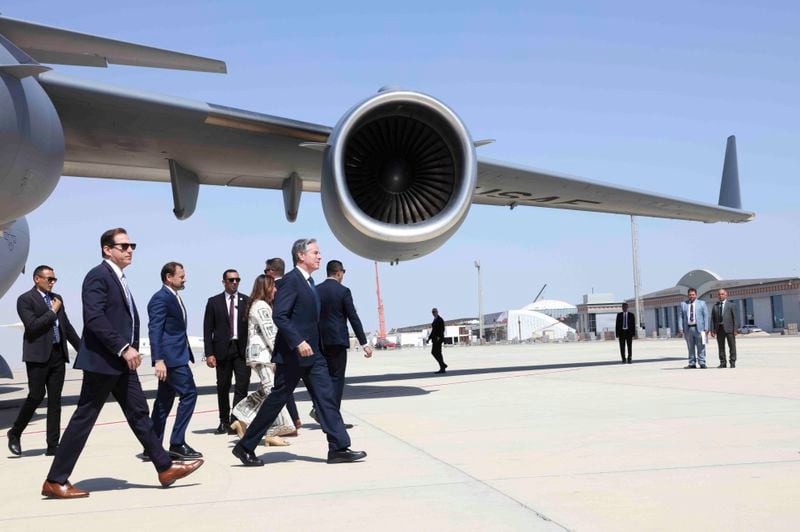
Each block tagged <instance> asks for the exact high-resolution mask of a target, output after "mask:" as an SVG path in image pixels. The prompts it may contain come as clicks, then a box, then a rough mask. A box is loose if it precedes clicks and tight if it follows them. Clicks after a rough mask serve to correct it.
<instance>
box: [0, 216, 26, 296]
mask: <svg viewBox="0 0 800 532" xmlns="http://www.w3.org/2000/svg"><path fill="white" fill-rule="evenodd" d="M30 247H31V235H30V232H29V231H28V222H27V220H25V218H24V217H23V218H20V219H19V220H15V221H13V222H11V223H8V224H5V225H0V298H1V297H3V295H5V293H6V292H7V291H8V289H9V288H11V285H12V284H14V281H16V280H17V277H19V275H20V274H21V273H22V270H23V269H25V261H26V260H28V251H29V250H30Z"/></svg>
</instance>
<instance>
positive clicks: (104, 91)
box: [39, 72, 754, 222]
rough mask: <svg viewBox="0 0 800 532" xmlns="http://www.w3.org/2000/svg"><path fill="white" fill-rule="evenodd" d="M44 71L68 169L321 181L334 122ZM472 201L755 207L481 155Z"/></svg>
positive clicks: (668, 213)
mask: <svg viewBox="0 0 800 532" xmlns="http://www.w3.org/2000/svg"><path fill="white" fill-rule="evenodd" d="M39 81H40V83H41V84H42V86H43V87H44V88H45V90H46V91H47V93H48V95H49V96H50V98H51V99H52V101H53V103H54V105H55V107H56V109H57V111H58V114H59V116H60V117H61V121H62V125H63V128H64V134H65V144H66V152H65V162H64V175H72V176H83V177H99V178H117V179H133V180H144V181H163V182H170V167H169V160H170V159H172V160H174V161H176V162H178V163H179V164H180V165H181V166H182V167H183V168H185V169H187V170H189V171H191V172H193V173H195V174H196V175H197V176H198V178H199V182H200V184H209V185H225V186H240V187H251V188H268V189H281V188H282V185H283V183H284V181H285V180H286V178H287V177H289V176H290V175H291V174H293V173H294V174H297V175H298V176H299V177H300V178H301V179H302V189H303V190H304V191H309V192H318V191H319V190H320V176H321V173H322V159H323V155H322V153H321V152H320V151H318V150H313V149H308V148H307V147H303V146H301V144H303V143H311V144H317V145H320V144H324V143H325V142H326V141H327V140H328V137H329V136H330V133H331V128H330V127H328V126H324V125H319V124H312V123H308V122H300V121H296V120H291V119H286V118H281V117H277V116H271V115H266V114H261V113H255V112H251V111H244V110H240V109H234V108H230V107H224V106H219V105H214V104H208V103H203V102H196V101H192V100H187V99H182V98H174V97H166V96H161V95H156V94H152V93H147V92H144V91H134V90H130V89H120V88H116V87H113V86H110V85H105V84H101V83H98V82H94V81H86V80H81V79H77V78H71V77H67V76H63V75H60V74H57V73H55V72H47V73H44V74H41V75H40V76H39ZM473 203H477V204H482V205H498V206H507V207H512V208H514V207H517V206H521V205H525V206H532V207H550V208H559V209H572V210H583V211H594V212H606V213H616V214H633V215H640V216H652V217H661V218H674V219H681V220H696V221H703V222H720V221H724V222H745V221H749V220H751V219H752V218H753V217H754V214H753V213H750V212H747V211H743V210H741V209H735V208H730V207H724V206H719V205H712V204H707V203H700V202H694V201H688V200H683V199H678V198H673V197H671V196H666V195H660V194H652V193H647V192H643V191H639V190H634V189H630V188H623V187H619V186H614V185H610V184H605V183H600V182H596V181H591V180H587V179H584V178H579V177H573V176H568V175H565V174H560V173H556V172H550V171H544V170H537V169H533V168H527V167H524V166H520V165H514V164H509V163H505V162H499V161H493V160H488V159H480V160H479V162H478V181H477V188H476V189H475V192H474V195H473Z"/></svg>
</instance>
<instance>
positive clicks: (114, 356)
mask: <svg viewBox="0 0 800 532" xmlns="http://www.w3.org/2000/svg"><path fill="white" fill-rule="evenodd" d="M81 294H82V295H81V298H82V300H83V337H82V338H81V345H80V348H79V349H78V356H77V357H76V358H75V368H77V369H82V370H84V371H92V372H94V373H105V374H108V375H120V374H122V373H123V372H125V371H130V370H129V369H128V365H127V364H126V362H125V360H124V359H123V358H122V357H121V356H120V351H121V350H122V348H123V347H125V346H126V345H128V344H130V345H131V346H133V348H134V349H139V311H137V310H136V303H135V302H134V301H133V294H131V300H132V301H131V302H132V306H133V315H132V316H131V311H130V309H129V308H128V301H127V299H125V289H124V288H123V287H122V283H121V282H120V280H119V278H118V277H117V274H116V273H114V270H113V269H111V266H109V265H108V263H106V262H105V261H103V262H101V263H100V264H99V265H98V266H95V267H94V268H92V269H91V270H89V273H87V274H86V278H85V279H84V280H83V288H82V291H81Z"/></svg>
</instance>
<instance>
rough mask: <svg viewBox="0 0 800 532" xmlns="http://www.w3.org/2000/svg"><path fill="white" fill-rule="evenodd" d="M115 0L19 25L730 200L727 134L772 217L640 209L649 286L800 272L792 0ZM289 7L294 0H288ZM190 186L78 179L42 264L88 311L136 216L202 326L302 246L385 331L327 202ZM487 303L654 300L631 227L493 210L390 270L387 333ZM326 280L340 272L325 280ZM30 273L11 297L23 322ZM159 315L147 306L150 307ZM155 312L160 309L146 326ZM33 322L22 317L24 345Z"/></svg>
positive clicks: (139, 282)
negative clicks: (112, 236) (381, 97)
mask: <svg viewBox="0 0 800 532" xmlns="http://www.w3.org/2000/svg"><path fill="white" fill-rule="evenodd" d="M275 4H276V5H273V3H265V2H226V3H222V2H219V3H214V2H196V1H193V2H183V1H177V2H158V3H156V2H151V1H148V0H143V1H140V2H136V3H131V4H129V5H125V6H120V5H112V3H109V2H79V1H78V2H68V3H67V2H55V1H37V0H29V1H28V2H27V3H26V4H24V5H23V4H17V5H16V6H13V5H12V6H11V7H8V8H7V9H6V10H5V11H4V12H3V14H4V15H6V16H10V17H14V18H20V19H25V20H31V21H35V22H40V23H43V24H49V25H55V26H60V27H64V28H68V29H72V30H77V31H83V32H87V33H93V34H99V35H104V36H108V37H112V38H117V39H122V40H128V41H133V42H139V43H143V44H148V45H152V46H156V47H161V48H168V49H174V50H178V51H183V52H188V53H193V54H197V55H204V56H208V57H214V58H218V59H222V60H225V61H226V62H227V64H228V70H229V74H227V75H213V74H201V73H187V72H170V71H164V70H156V69H137V68H131V67H119V66H116V67H111V68H109V69H89V68H67V67H56V68H57V69H58V70H60V71H63V72H66V73H69V74H71V75H77V76H82V77H86V78H91V79H97V80H102V81H104V82H107V83H112V84H117V85H121V86H129V87H135V88H140V89H146V90H150V91H154V92H159V93H163V94H168V95H178V96H183V97H187V98H192V99H197V100H202V101H208V102H213V103H218V104H224V105H229V106H233V107H239V108H243V109H250V110H255V111H260V112H265V113H269V114H274V115H279V116H285V117H290V118H296V119H300V120H306V121H310V122H316V123H322V124H327V125H333V124H335V123H336V121H337V120H338V119H339V117H340V116H341V115H342V114H343V113H344V112H345V111H346V110H347V109H348V108H349V107H350V106H352V105H353V104H354V103H355V102H356V101H358V100H360V99H362V98H364V97H366V96H368V95H370V94H372V93H374V92H375V91H376V90H377V89H378V88H379V87H381V86H384V85H397V86H402V87H406V88H410V89H416V90H421V91H423V92H427V93H430V94H432V95H434V96H436V97H438V98H440V99H442V100H443V101H444V102H446V103H447V104H448V105H450V106H451V107H453V108H454V109H456V111H457V112H458V113H459V114H460V115H461V117H462V119H463V120H464V121H465V123H466V124H467V126H468V127H469V128H470V131H471V133H472V135H473V137H474V138H477V139H480V138H495V139H497V142H496V143H495V144H493V145H490V146H486V147H483V148H481V149H480V150H479V155H481V156H486V157H490V158H494V159H501V160H507V161H512V162H517V163H522V164H526V165H531V166H535V167H540V168H546V169H550V170H556V171H560V172H565V173H570V174H574V175H578V176H583V177H586V178H590V179H596V180H601V181H606V182H610V183H614V184H617V185H621V186H630V187H633V188H638V189H643V190H649V191H653V192H660V193H665V194H670V195H675V196H679V197H686V198H690V199H694V200H698V201H706V202H711V203H716V200H717V195H718V192H719V179H720V173H721V169H722V160H723V153H724V148H725V139H726V137H727V136H728V135H730V134H736V135H737V141H738V147H739V168H740V175H741V186H742V199H743V203H744V207H745V208H747V209H749V210H753V211H755V212H756V213H757V218H756V220H755V221H754V222H751V223H749V224H740V225H728V224H724V225H722V224H712V225H706V224H698V223H689V222H678V221H670V220H653V219H640V220H639V221H640V223H639V231H640V246H641V254H640V260H641V272H642V284H643V290H644V291H645V292H647V291H653V290H658V289H661V288H665V287H667V286H671V285H673V284H674V283H675V282H676V281H677V280H678V279H679V278H680V277H681V276H682V275H683V274H684V273H686V272H687V271H688V270H691V269H694V268H709V269H711V270H713V271H715V272H717V273H719V274H720V275H721V276H723V277H725V278H752V277H777V276H787V275H800V260H799V259H800V251H798V249H800V240H799V239H798V228H800V214H798V209H797V207H796V203H797V188H796V187H797V185H796V183H797V179H798V175H797V173H798V162H800V155H799V154H800V150H798V146H800V128H798V124H800V107H799V106H798V105H797V96H796V95H797V94H798V93H800V82H799V80H798V76H799V75H800V74H798V72H800V68H798V67H800V59H799V56H798V55H797V50H798V49H800V37H799V36H798V33H797V31H796V29H797V27H800V8H798V7H797V6H796V5H795V4H793V3H790V2H770V3H769V5H766V4H765V5H764V6H753V5H750V4H751V3H749V2H673V3H670V4H669V5H668V6H667V5H658V6H652V5H645V4H642V3H640V2H602V3H596V2H560V3H553V2H500V3H494V4H490V3H487V2H470V1H459V2H437V3H434V2H416V1H409V2H404V3H402V5H395V4H391V5H381V4H379V3H375V2H339V3H331V2H302V3H289V2H285V3H275ZM277 4H279V5H277ZM171 201H172V200H171V196H170V189H169V185H168V184H153V183H136V182H121V181H110V180H95V179H82V178H62V179H61V182H60V184H59V185H58V187H57V189H56V190H55V192H54V193H53V195H52V196H51V197H50V198H49V200H48V201H47V202H45V204H44V205H43V206H42V207H40V208H39V209H37V210H36V211H34V212H33V213H31V214H30V215H29V216H28V221H29V223H30V227H31V252H30V256H29V260H28V265H29V267H31V268H32V267H34V266H36V265H37V264H39V263H48V264H51V265H53V266H54V267H55V268H56V273H57V275H58V277H59V279H60V280H59V283H58V286H57V288H56V290H57V291H59V292H61V293H62V294H63V295H64V297H65V300H66V307H67V310H68V312H69V314H70V316H71V318H72V320H73V321H74V322H77V323H80V321H81V312H80V283H81V281H82V278H83V276H84V275H85V273H86V271H87V270H88V269H89V268H91V267H92V266H93V265H95V264H96V263H97V262H98V261H99V250H98V239H99V235H100V233H101V232H102V231H103V230H104V229H107V228H109V227H113V226H118V225H121V226H124V227H126V228H127V229H128V231H129V233H130V235H131V238H132V240H134V241H136V242H138V243H139V244H140V248H139V250H137V251H136V254H135V257H134V263H133V266H132V267H131V268H130V269H129V270H128V276H129V278H130V280H131V285H132V287H133V291H134V296H135V298H136V299H137V301H138V304H139V307H140V308H142V309H144V307H145V306H146V303H147V300H148V299H149V297H150V295H152V293H154V292H155V291H156V290H157V289H158V287H159V279H158V272H159V269H160V266H161V265H162V264H163V263H164V262H166V261H168V260H178V261H181V262H183V263H184V264H185V265H186V268H187V289H186V291H185V293H184V300H185V301H186V303H187V306H188V308H189V314H190V316H189V319H190V334H197V335H199V334H201V331H202V312H203V308H204V305H205V301H206V299H207V298H208V297H209V296H211V295H213V294H214V293H217V292H219V291H220V290H221V284H220V281H219V279H220V278H221V273H222V271H223V270H224V269H225V268H227V267H235V268H238V269H239V271H240V273H241V274H242V277H243V279H244V283H243V288H244V290H243V291H245V292H249V288H250V286H251V283H252V281H253V278H254V277H255V275H257V274H258V273H259V272H260V271H261V270H262V269H263V261H264V259H265V258H267V257H270V256H275V255H279V256H283V257H285V258H286V259H288V256H289V247H290V245H291V242H292V241H293V240H294V239H295V238H298V237H301V236H315V237H317V238H318V239H319V240H320V245H321V249H322V254H323V260H328V259H332V258H337V259H340V260H342V261H343V262H344V263H345V267H346V268H347V276H346V278H345V283H346V284H347V285H349V286H350V287H351V288H352V290H353V293H354V296H355V300H356V305H357V307H358V309H359V313H360V314H361V317H362V320H363V321H364V323H365V326H366V327H367V328H368V329H375V328H376V327H377V312H376V306H377V302H376V298H375V285H374V274H373V266H372V263H371V262H370V261H367V260H365V259H361V258H359V257H357V256H355V255H353V254H352V253H350V252H348V251H347V250H346V249H344V248H343V247H342V246H341V245H340V244H339V243H338V242H337V241H336V240H335V238H334V237H333V235H332V234H331V232H330V230H329V229H328V228H327V225H326V224H325V221H324V217H323V215H322V209H321V206H320V203H319V197H318V195H314V194H306V195H304V196H303V199H302V202H301V206H300V216H299V220H298V222H296V223H295V224H289V223H288V222H286V221H285V218H284V215H283V206H282V199H281V195H280V193H277V192H271V191H261V190H257V191H248V190H235V189H230V190H229V189H224V188H219V187H216V188H215V187H204V188H202V189H201V191H200V201H199V204H198V208H197V211H196V213H195V215H194V216H193V217H192V218H191V219H190V220H188V221H185V222H179V221H177V220H175V219H174V217H173V216H172V214H171V208H172V204H171ZM475 259H480V260H481V262H482V264H483V271H484V308H485V310H486V311H487V312H490V311H499V310H505V309H508V308H518V307H520V306H522V305H524V304H526V303H528V302H530V300H532V299H533V297H534V296H535V295H536V293H537V292H538V290H539V288H540V287H541V286H542V284H544V283H547V284H548V288H547V290H546V291H545V294H544V295H545V297H548V298H555V299H563V300H566V301H569V302H572V303H576V302H578V301H579V300H580V298H581V295H582V294H584V293H587V292H591V291H592V290H594V291H597V292H613V293H615V294H616V295H617V297H618V298H623V297H630V296H631V295H632V293H633V287H632V271H631V270H632V268H631V251H630V223H629V218H628V217H626V216H616V215H602V214H591V213H575V212H569V211H559V210H554V209H543V208H518V209H515V210H514V211H509V210H508V209H504V208H497V207H485V206H476V207H473V208H472V210H471V211H470V214H469V216H468V219H467V221H466V222H465V223H464V225H463V226H462V227H461V229H460V231H459V232H458V233H457V234H456V236H454V237H453V238H452V239H451V240H450V241H448V242H447V243H446V244H445V245H444V246H443V247H442V248H440V249H439V250H438V251H436V252H434V253H433V254H431V255H429V256H427V257H424V258H422V259H420V260H417V261H414V262H410V263H405V264H400V265H399V266H393V267H389V266H388V265H382V266H381V275H382V277H381V283H382V291H383V296H384V306H385V311H386V321H387V325H389V326H390V327H392V326H403V325H409V324H412V323H417V322H423V321H427V320H428V319H429V318H430V313H429V310H430V307H432V306H438V307H439V309H440V310H441V312H442V315H443V316H444V317H445V318H451V317H460V316H468V315H475V314H476V313H477V290H476V285H477V277H476V273H475V268H474V266H473V261H474V260H475ZM322 277H323V274H318V278H319V279H321V278H322ZM30 286H31V280H30V276H28V275H26V276H25V277H24V278H20V279H19V280H18V282H17V283H16V284H15V285H14V286H13V287H12V288H11V290H10V291H9V293H8V294H7V295H6V296H4V297H3V299H2V300H0V322H2V323H8V322H13V321H17V317H16V311H15V301H16V297H17V296H18V295H19V294H20V293H21V292H23V291H24V290H27V289H28V288H29V287H30ZM143 317H144V316H143ZM145 319H146V318H145ZM19 344H20V339H19V333H18V332H12V331H8V330H0V350H2V352H3V354H4V355H5V356H7V357H9V356H10V358H12V359H13V358H14V353H16V352H18V351H19V349H20V346H19Z"/></svg>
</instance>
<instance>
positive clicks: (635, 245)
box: [631, 215, 642, 337]
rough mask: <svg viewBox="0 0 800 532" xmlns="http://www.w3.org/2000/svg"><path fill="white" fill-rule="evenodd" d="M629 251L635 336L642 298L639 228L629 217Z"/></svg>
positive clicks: (639, 328) (634, 218)
mask: <svg viewBox="0 0 800 532" xmlns="http://www.w3.org/2000/svg"><path fill="white" fill-rule="evenodd" d="M631 248H632V249H631V251H632V255H633V297H634V300H635V303H636V336H637V337H638V336H639V331H641V329H642V307H641V304H642V298H641V295H640V294H639V289H640V286H641V283H642V279H641V275H640V273H639V226H638V225H637V224H636V216H633V215H631Z"/></svg>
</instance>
